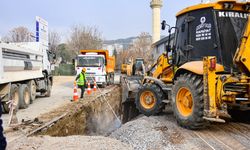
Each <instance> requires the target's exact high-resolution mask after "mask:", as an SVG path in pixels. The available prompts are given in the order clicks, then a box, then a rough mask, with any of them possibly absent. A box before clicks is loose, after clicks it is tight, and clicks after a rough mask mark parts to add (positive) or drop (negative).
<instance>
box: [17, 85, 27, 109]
mask: <svg viewBox="0 0 250 150" xmlns="http://www.w3.org/2000/svg"><path fill="white" fill-rule="evenodd" d="M18 92H19V101H20V108H22V109H26V108H28V107H29V104H30V90H29V88H28V86H27V85H26V84H22V85H21V86H20V87H19V90H18Z"/></svg>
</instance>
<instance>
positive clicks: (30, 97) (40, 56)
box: [0, 22, 55, 112]
mask: <svg viewBox="0 0 250 150" xmlns="http://www.w3.org/2000/svg"><path fill="white" fill-rule="evenodd" d="M39 25H40V27H39ZM37 26H38V27H37V30H39V29H40V28H41V26H42V25H41V24H40V23H39V22H38V23H37ZM42 28H43V31H41V32H47V30H44V29H45V28H44V25H43V27H42ZM37 32H38V33H39V32H40V31H37ZM41 34H42V33H40V35H41ZM37 35H39V34H37ZM45 35H47V33H45ZM43 38H44V36H43ZM54 57H55V56H54V55H53V54H52V53H51V52H50V51H49V50H48V43H47V42H46V38H44V39H43V40H41V39H40V38H39V37H37V39H36V42H27V43H3V42H1V43H0V99H1V103H2V108H3V110H4V111H5V112H9V110H10V107H9V106H10V103H11V104H14V105H12V106H15V107H14V108H16V109H19V108H27V107H28V106H29V104H30V103H32V102H33V101H34V100H35V98H36V95H37V93H38V92H39V93H40V94H41V95H44V96H48V97H49V96H50V94H51V87H52V83H53V79H52V75H51V67H52V62H53V59H54Z"/></svg>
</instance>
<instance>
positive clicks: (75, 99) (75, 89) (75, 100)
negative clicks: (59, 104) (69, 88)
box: [73, 84, 79, 102]
mask: <svg viewBox="0 0 250 150" xmlns="http://www.w3.org/2000/svg"><path fill="white" fill-rule="evenodd" d="M78 100H79V97H78V93H77V87H76V84H74V95H73V101H74V102H77V101H78Z"/></svg>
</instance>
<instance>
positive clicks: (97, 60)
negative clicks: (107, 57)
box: [77, 56, 104, 67]
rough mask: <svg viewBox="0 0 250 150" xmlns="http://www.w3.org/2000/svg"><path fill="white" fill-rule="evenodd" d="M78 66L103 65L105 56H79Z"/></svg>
mask: <svg viewBox="0 0 250 150" xmlns="http://www.w3.org/2000/svg"><path fill="white" fill-rule="evenodd" d="M77 64H78V67H101V66H102V65H103V64H104V58H103V57H97V56H82V57H78V61H77Z"/></svg>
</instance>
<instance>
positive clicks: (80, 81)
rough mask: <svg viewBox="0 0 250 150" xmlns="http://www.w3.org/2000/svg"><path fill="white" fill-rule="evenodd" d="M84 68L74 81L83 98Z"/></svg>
mask: <svg viewBox="0 0 250 150" xmlns="http://www.w3.org/2000/svg"><path fill="white" fill-rule="evenodd" d="M85 73H86V68H83V69H82V72H81V73H80V74H79V75H78V76H77V77H76V79H75V82H77V86H78V88H80V89H81V97H80V98H83V95H84V92H85V85H86V75H85Z"/></svg>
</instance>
